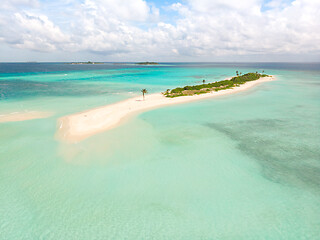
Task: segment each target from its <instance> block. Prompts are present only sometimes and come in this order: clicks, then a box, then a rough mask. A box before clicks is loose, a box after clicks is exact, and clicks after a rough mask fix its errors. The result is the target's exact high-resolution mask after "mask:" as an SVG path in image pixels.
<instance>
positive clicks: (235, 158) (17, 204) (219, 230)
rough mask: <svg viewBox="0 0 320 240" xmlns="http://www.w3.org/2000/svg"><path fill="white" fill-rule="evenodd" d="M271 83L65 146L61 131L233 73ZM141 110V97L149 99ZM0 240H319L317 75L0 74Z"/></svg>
mask: <svg viewBox="0 0 320 240" xmlns="http://www.w3.org/2000/svg"><path fill="white" fill-rule="evenodd" d="M262 70H264V71H265V72H266V73H267V74H272V75H275V76H276V78H277V80H276V81H273V82H267V83H263V84H261V85H258V86H256V87H254V88H252V89H249V90H247V91H244V92H241V93H236V94H232V95H228V96H221V97H219V98H212V99H205V100H200V101H197V102H192V103H185V104H180V105H172V106H167V107H162V108H158V109H154V110H151V111H147V112H144V113H141V114H140V115H138V116H135V117H133V118H131V119H129V120H128V121H126V122H125V123H124V124H122V125H121V126H119V127H117V128H114V129H112V130H109V131H106V132H103V133H100V134H97V135H94V136H92V137H90V138H88V139H86V140H84V141H81V142H78V143H75V144H68V143H63V142H60V141H58V140H57V139H56V138H55V132H56V130H57V119H58V118H60V117H62V116H65V115H68V114H72V113H77V112H80V111H84V110H87V109H91V108H95V107H98V106H102V105H106V104H111V103H115V102H118V101H121V100H124V99H127V98H131V97H133V96H138V95H141V92H140V90H141V89H143V88H146V89H147V90H148V92H149V93H155V92H160V91H165V90H166V89H172V88H175V87H177V86H185V85H195V84H199V83H201V82H202V80H203V79H205V80H206V82H210V81H218V80H223V79H225V78H227V77H230V76H234V75H235V72H236V71H239V72H242V73H246V72H256V71H259V72H261V71H262ZM146 98H148V94H147V95H146ZM25 111H45V112H50V113H52V115H51V116H50V117H48V118H43V119H34V120H28V121H20V122H2V123H1V122H0V239H1V240H2V239H3V240H10V239H26V240H28V239H61V240H62V239H67V240H71V239H77V240H79V239H84V240H88V239H159V240H161V239H175V240H178V239H183V240H185V239H219V240H220V239H222V240H224V239H228V240H229V239H237V240H241V239H245V240H250V239H253V240H256V239H268V240H270V239H276V240H278V239H290V240H295V239H297V240H301V239H312V240H313V239H315V240H316V239H319V236H320V227H319V226H320V147H319V146H320V64H319V63H161V64H160V65H157V66H137V65H134V64H131V63H122V64H114V63H105V64H96V65H71V64H66V63H0V115H6V114H12V113H15V112H25Z"/></svg>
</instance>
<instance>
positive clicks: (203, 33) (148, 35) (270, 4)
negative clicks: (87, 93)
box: [0, 0, 320, 61]
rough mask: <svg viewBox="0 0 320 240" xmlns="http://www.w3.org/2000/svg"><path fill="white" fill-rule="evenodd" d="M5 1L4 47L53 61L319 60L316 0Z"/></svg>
mask: <svg viewBox="0 0 320 240" xmlns="http://www.w3.org/2000/svg"><path fill="white" fill-rule="evenodd" d="M2 2H3V3H2V6H1V7H0V44H1V45H2V49H3V48H5V49H6V50H7V51H8V52H10V51H9V50H8V49H15V51H17V49H18V50H19V51H22V52H23V51H28V53H30V51H31V52H34V53H37V52H38V53H41V54H42V55H45V56H48V60H50V54H52V53H59V54H60V55H61V57H62V59H63V56H66V55H69V56H70V55H72V54H74V55H75V56H81V53H85V54H83V55H84V56H86V57H88V56H91V57H92V59H94V58H95V57H96V56H98V57H97V58H99V59H103V60H109V61H110V60H111V61H112V60H113V59H114V60H116V61H117V60H120V61H131V60H132V61H134V60H140V59H155V60H158V59H160V60H167V61H183V60H194V61H202V60H204V61H208V60H209V61H210V60H215V59H227V60H232V59H233V58H234V57H236V59H239V58H241V56H246V57H247V58H248V56H249V59H250V56H257V55H258V56H259V55H260V56H264V57H266V59H268V56H269V57H270V56H278V55H285V56H286V55H287V56H291V55H295V56H297V57H298V58H299V56H304V55H312V56H315V58H318V59H319V60H320V58H319V56H320V14H319V12H320V1H319V0H295V1H289V0H268V1H262V0H242V1H238V0H186V1H183V2H173V3H170V4H167V5H159V4H155V3H153V2H149V1H145V0H122V1H118V0H85V1H82V2H80V1H76V0H68V1H62V0H57V1H55V2H54V3H48V2H47V1H45V2H41V1H37V0H3V1H2ZM1 59H2V60H4V57H2V58H1ZM65 59H66V60H68V58H67V57H66V58H65ZM297 61H299V59H297Z"/></svg>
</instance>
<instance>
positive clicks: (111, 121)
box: [56, 76, 275, 143]
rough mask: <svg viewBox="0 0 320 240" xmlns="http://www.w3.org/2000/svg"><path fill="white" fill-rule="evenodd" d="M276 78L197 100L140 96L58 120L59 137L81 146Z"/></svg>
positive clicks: (184, 97)
mask: <svg viewBox="0 0 320 240" xmlns="http://www.w3.org/2000/svg"><path fill="white" fill-rule="evenodd" d="M274 79H275V78H274V77H273V76H272V77H264V78H260V79H259V80H256V81H250V82H246V83H245V84H243V85H240V86H239V87H235V88H233V89H226V90H221V91H218V92H210V93H206V94H201V95H194V96H182V97H176V98H167V97H165V96H163V95H162V94H161V93H155V94H150V95H147V96H146V99H145V100H144V101H143V100H142V97H141V96H138V97H134V98H130V99H127V100H124V101H121V102H118V103H114V104H111V105H107V106H102V107H98V108H95V109H91V110H87V111H84V112H80V113H76V114H72V115H68V116H64V117H61V118H60V119H59V120H58V130H57V133H56V137H57V138H58V139H59V140H62V141H65V142H70V143H74V142H79V141H81V140H83V139H85V138H87V137H90V136H92V135H94V134H97V133H99V132H103V131H106V130H109V129H111V128H115V127H117V126H118V125H119V124H121V123H122V122H123V121H125V120H126V119H128V117H130V116H132V115H135V114H138V113H140V112H143V111H147V110H150V109H154V108H159V107H163V106H168V105H173V104H180V103H186V102H192V101H197V100H200V99H206V98H212V97H218V96H223V95H228V94H232V93H237V92H241V91H245V90H247V89H249V88H252V87H254V86H256V85H258V84H260V83H263V82H268V81H272V80H274Z"/></svg>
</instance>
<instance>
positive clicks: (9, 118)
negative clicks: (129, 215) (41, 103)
mask: <svg viewBox="0 0 320 240" xmlns="http://www.w3.org/2000/svg"><path fill="white" fill-rule="evenodd" d="M51 115H52V113H49V112H37V111H30V112H11V113H0V123H4V122H20V121H26V120H32V119H39V118H47V117H50V116H51Z"/></svg>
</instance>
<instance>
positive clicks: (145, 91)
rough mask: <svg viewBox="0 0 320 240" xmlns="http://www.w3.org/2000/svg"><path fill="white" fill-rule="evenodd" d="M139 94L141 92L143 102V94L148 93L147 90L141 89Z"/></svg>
mask: <svg viewBox="0 0 320 240" xmlns="http://www.w3.org/2000/svg"><path fill="white" fill-rule="evenodd" d="M141 92H142V96H143V100H144V94H146V93H148V91H147V89H145V88H144V89H141Z"/></svg>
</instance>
